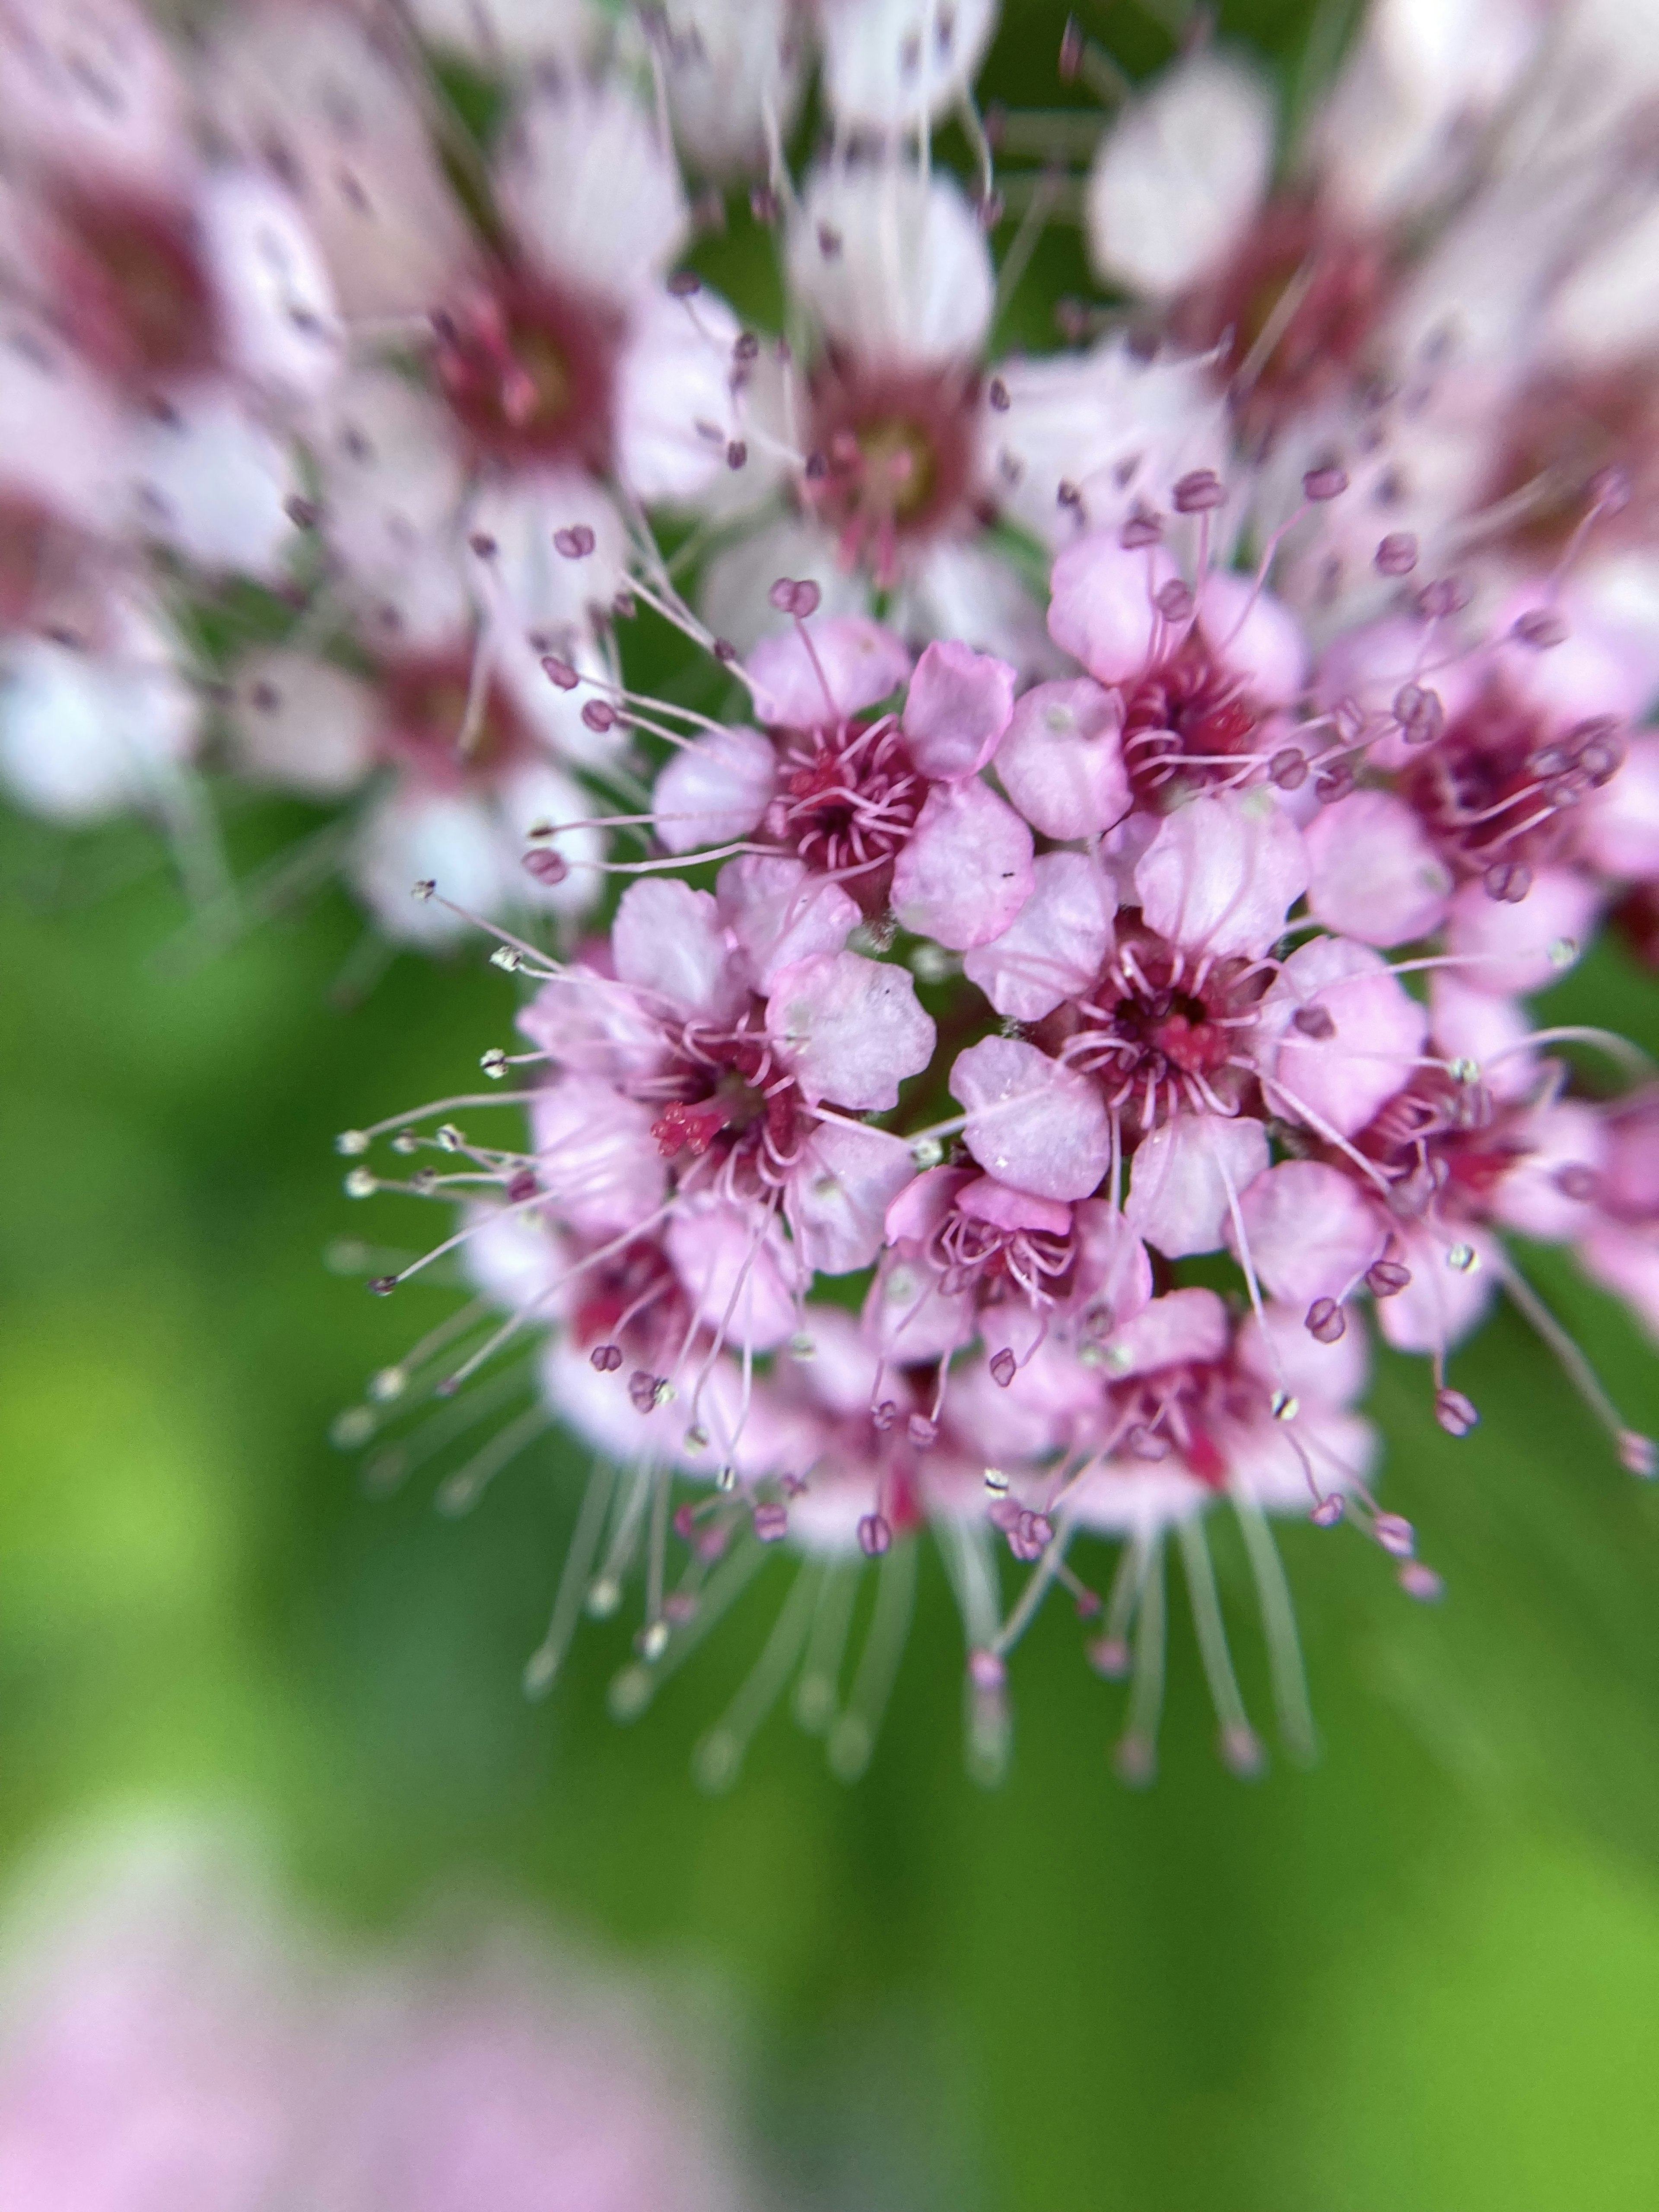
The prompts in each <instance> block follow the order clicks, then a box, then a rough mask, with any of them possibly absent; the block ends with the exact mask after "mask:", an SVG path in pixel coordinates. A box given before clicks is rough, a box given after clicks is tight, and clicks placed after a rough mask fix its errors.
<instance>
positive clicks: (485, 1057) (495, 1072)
mask: <svg viewBox="0 0 1659 2212" xmlns="http://www.w3.org/2000/svg"><path fill="white" fill-rule="evenodd" d="M478 1065H479V1066H480V1067H481V1068H482V1069H483V1072H484V1073H485V1074H486V1075H488V1076H489V1077H490V1078H491V1079H492V1080H494V1081H495V1082H496V1083H499V1082H501V1079H502V1078H503V1077H504V1076H505V1075H506V1073H507V1054H505V1053H504V1052H503V1051H502V1050H501V1047H500V1045H498V1044H495V1045H491V1047H490V1048H489V1051H488V1052H486V1053H483V1054H480V1056H479V1060H478Z"/></svg>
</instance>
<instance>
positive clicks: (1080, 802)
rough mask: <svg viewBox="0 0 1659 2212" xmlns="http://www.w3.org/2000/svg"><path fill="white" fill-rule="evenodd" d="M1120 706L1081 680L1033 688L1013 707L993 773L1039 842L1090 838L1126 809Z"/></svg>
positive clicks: (1113, 696) (1128, 796)
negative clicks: (1042, 839)
mask: <svg viewBox="0 0 1659 2212" xmlns="http://www.w3.org/2000/svg"><path fill="white" fill-rule="evenodd" d="M1122 726H1123V702H1122V701H1121V699H1120V697H1119V696H1118V695H1117V693H1116V692H1115V691H1107V690H1103V689H1102V687H1101V686H1100V685H1099V684H1096V683H1094V682H1093V681H1092V680H1091V678H1088V677H1086V676H1079V677H1076V678H1073V679H1072V680H1071V681H1070V682H1068V683H1065V684H1035V685H1033V687H1032V688H1031V690H1029V691H1027V692H1026V693H1025V694H1024V696H1022V697H1021V699H1020V700H1019V702H1018V704H1017V705H1016V707H1015V708H1014V718H1013V720H1012V722H1011V723H1010V724H1009V726H1008V733H1007V735H1006V737H1005V738H1003V740H1002V744H1001V745H1000V747H999V749H998V751H997V775H998V777H999V778H1000V781H1001V784H1002V787H1003V789H1004V790H1005V791H1006V793H1007V794H1008V796H1009V798H1010V799H1012V800H1013V802H1014V804H1015V805H1016V806H1017V807H1018V809H1019V811H1020V812H1021V813H1022V814H1023V815H1024V817H1025V819H1026V820H1027V821H1028V822H1029V823H1030V824H1031V827H1032V828H1033V829H1040V830H1041V831H1042V835H1043V836H1045V837H1060V838H1065V839H1071V838H1073V837H1093V836H1098V835H1099V833H1100V832H1101V831H1102V830H1103V829H1110V828H1111V826H1112V824H1113V823H1115V822H1119V821H1121V820H1122V818H1123V817H1124V816H1125V815H1126V814H1127V812H1128V811H1129V808H1130V805H1131V804H1132V800H1131V794H1130V791H1129V779H1128V777H1127V775H1125V773H1124V769H1123V751H1122V747H1121V744H1120V742H1119V733H1120V732H1121V729H1122Z"/></svg>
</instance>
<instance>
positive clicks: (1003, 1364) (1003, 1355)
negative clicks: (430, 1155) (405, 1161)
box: [348, 1178, 1018, 1390]
mask: <svg viewBox="0 0 1659 2212" xmlns="http://www.w3.org/2000/svg"><path fill="white" fill-rule="evenodd" d="M348 1180H349V1178H348ZM1017 1367H1018V1361H1017V1360H1016V1359H1015V1358H1014V1355H1013V1353H1012V1352H1010V1351H1009V1349H1008V1347H1007V1346H1006V1345H1004V1346H1003V1348H1002V1350H1001V1351H1000V1352H997V1353H996V1354H995V1356H994V1358H993V1359H992V1361H991V1380H992V1381H993V1382H994V1383H998V1384H1000V1387H1001V1388H1002V1389H1005V1390H1006V1389H1007V1388H1008V1385H1009V1384H1010V1383H1012V1381H1013V1379H1014V1374H1015V1370H1016V1369H1017Z"/></svg>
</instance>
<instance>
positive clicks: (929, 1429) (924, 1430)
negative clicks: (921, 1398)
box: [906, 1413, 939, 1451]
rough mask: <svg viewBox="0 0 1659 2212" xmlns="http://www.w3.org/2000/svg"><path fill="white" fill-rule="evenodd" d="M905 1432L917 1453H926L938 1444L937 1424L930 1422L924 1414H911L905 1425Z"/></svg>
mask: <svg viewBox="0 0 1659 2212" xmlns="http://www.w3.org/2000/svg"><path fill="white" fill-rule="evenodd" d="M906 1432H907V1434H908V1437H909V1438H910V1441H911V1443H913V1444H914V1445H915V1448H916V1449H917V1450H918V1451H926V1450H927V1449H928V1448H929V1446H930V1445H932V1444H933V1443H937V1442H938V1439H939V1423H938V1422H937V1421H934V1420H930V1419H928V1417H927V1414H926V1413H912V1414H911V1416H910V1419H909V1420H908V1423H907V1424H906Z"/></svg>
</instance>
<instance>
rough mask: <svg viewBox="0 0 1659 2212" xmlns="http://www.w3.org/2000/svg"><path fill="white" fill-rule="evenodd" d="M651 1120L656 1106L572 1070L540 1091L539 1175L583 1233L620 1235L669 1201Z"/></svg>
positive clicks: (536, 1126)
mask: <svg viewBox="0 0 1659 2212" xmlns="http://www.w3.org/2000/svg"><path fill="white" fill-rule="evenodd" d="M652 1120H653V1115H652V1112H651V1109H650V1108H649V1107H647V1106H642V1105H641V1104H640V1103H638V1102H637V1101H636V1100H635V1099H632V1098H629V1097H626V1096H625V1095H624V1094H623V1092H621V1091H617V1090H614V1089H613V1088H612V1087H611V1085H610V1084H608V1083H605V1082H602V1081H600V1080H599V1079H597V1078H595V1077H592V1076H586V1075H568V1076H565V1077H563V1078H562V1079H561V1080H560V1081H559V1082H557V1083H550V1084H548V1085H545V1086H544V1088H543V1089H541V1090H539V1091H538V1092H537V1093H536V1096H535V1098H534V1100H533V1102H532V1105H531V1109H530V1126H531V1128H532V1133H533V1134H534V1139H535V1146H536V1177H537V1181H538V1182H539V1183H540V1185H541V1187H542V1188H543V1189H544V1191H545V1192H546V1194H547V1197H548V1203H549V1205H550V1206H551V1208H552V1209H553V1211H554V1212H556V1213H557V1214H558V1216H559V1217H560V1218H561V1219H562V1220H563V1221H566V1222H568V1224H569V1225H570V1226H571V1228H573V1229H574V1230H575V1231H577V1233H578V1234H579V1235H580V1236H583V1237H613V1236H616V1235H617V1234H618V1233H619V1232H620V1231H623V1230H624V1229H630V1228H632V1227H633V1226H634V1225H635V1223H636V1222H641V1221H643V1220H644V1219H645V1218H646V1217H647V1215H648V1214H652V1213H654V1212H656V1210H657V1208H658V1207H659V1206H660V1205H661V1204H662V1201H663V1194H664V1192H665V1189H666V1188H667V1174H668V1170H667V1167H666V1165H665V1162H664V1160H663V1158H662V1154H661V1152H659V1149H658V1147H657V1144H656V1141H655V1139H653V1136H652V1134H651V1123H652Z"/></svg>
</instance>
